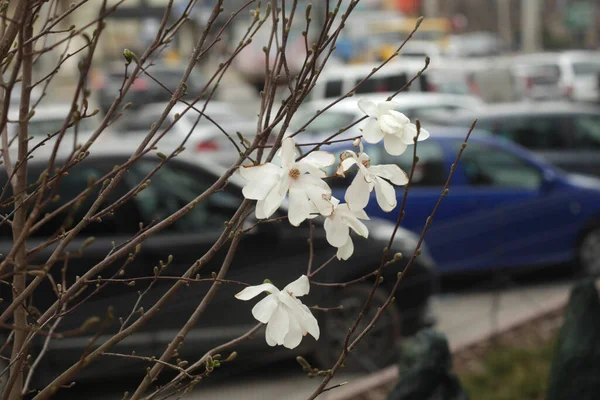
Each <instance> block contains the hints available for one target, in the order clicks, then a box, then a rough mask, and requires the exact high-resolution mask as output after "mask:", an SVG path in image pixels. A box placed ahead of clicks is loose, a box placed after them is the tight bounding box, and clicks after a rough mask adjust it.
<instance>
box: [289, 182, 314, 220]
mask: <svg viewBox="0 0 600 400" xmlns="http://www.w3.org/2000/svg"><path fill="white" fill-rule="evenodd" d="M310 210H311V207H310V201H309V200H308V197H307V196H306V193H305V192H304V190H302V189H298V188H294V187H291V188H290V204H289V207H288V219H289V221H290V224H292V225H294V226H298V225H300V224H301V223H302V222H304V220H305V219H306V218H308V216H309V215H310Z"/></svg>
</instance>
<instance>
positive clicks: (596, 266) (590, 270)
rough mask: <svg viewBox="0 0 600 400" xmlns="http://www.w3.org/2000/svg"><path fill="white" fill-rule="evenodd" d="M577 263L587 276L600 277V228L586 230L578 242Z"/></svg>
mask: <svg viewBox="0 0 600 400" xmlns="http://www.w3.org/2000/svg"><path fill="white" fill-rule="evenodd" d="M577 261H578V267H579V268H580V270H581V271H582V272H583V273H585V274H586V275H587V276H591V277H598V276H600V226H595V227H593V228H592V229H590V230H588V231H587V232H586V233H585V234H584V235H583V237H582V238H581V240H580V241H579V246H578V248H577Z"/></svg>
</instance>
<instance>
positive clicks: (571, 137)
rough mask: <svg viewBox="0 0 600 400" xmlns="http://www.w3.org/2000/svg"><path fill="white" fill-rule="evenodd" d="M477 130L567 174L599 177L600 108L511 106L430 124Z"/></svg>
mask: <svg viewBox="0 0 600 400" xmlns="http://www.w3.org/2000/svg"><path fill="white" fill-rule="evenodd" d="M475 118H477V120H478V121H477V127H478V128H479V129H484V130H487V131H490V132H492V133H494V134H496V135H498V136H501V137H503V138H506V139H509V140H512V141H514V142H516V143H518V144H520V145H522V146H524V147H527V148H528V149H530V150H532V151H534V152H536V153H538V154H539V155H541V156H543V157H544V158H545V159H546V160H547V161H549V162H551V163H552V164H555V165H556V166H558V167H560V168H563V169H565V170H567V171H570V172H578V173H583V174H592V175H600V108H597V107H595V106H585V105H581V104H572V103H569V102H562V103H512V104H502V105H494V106H487V107H485V108H483V109H481V110H478V111H477V112H476V113H468V112H463V113H457V114H456V115H453V116H448V115H445V116H443V117H442V118H433V120H435V121H437V122H441V123H445V124H448V125H453V126H462V127H468V126H470V125H471V123H472V122H473V120H474V119H475Z"/></svg>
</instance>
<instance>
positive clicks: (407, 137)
mask: <svg viewBox="0 0 600 400" xmlns="http://www.w3.org/2000/svg"><path fill="white" fill-rule="evenodd" d="M415 136H417V126H416V125H415V124H406V125H405V126H404V132H403V134H402V135H401V136H400V137H401V138H402V142H403V143H404V144H414V143H415ZM419 136H421V135H420V134H419Z"/></svg>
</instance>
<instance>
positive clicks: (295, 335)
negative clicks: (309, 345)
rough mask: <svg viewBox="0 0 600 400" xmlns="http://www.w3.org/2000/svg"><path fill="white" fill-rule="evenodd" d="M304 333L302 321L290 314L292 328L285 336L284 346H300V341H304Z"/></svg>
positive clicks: (289, 347)
mask: <svg viewBox="0 0 600 400" xmlns="http://www.w3.org/2000/svg"><path fill="white" fill-rule="evenodd" d="M302 333H303V330H302V327H301V326H300V323H299V322H298V321H297V320H296V318H294V317H293V316H290V328H289V331H288V333H287V335H285V337H284V338H283V346H284V347H287V348H288V349H295V348H296V347H298V345H299V344H300V342H302V337H303V336H304V335H303V334H302Z"/></svg>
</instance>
